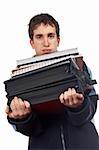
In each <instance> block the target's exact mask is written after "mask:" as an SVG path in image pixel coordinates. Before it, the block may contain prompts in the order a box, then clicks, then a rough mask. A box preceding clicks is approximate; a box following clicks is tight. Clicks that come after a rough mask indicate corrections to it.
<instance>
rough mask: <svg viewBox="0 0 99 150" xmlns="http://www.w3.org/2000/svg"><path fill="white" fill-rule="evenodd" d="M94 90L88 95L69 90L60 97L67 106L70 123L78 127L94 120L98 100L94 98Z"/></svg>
mask: <svg viewBox="0 0 99 150" xmlns="http://www.w3.org/2000/svg"><path fill="white" fill-rule="evenodd" d="M95 94H96V93H95V90H94V88H93V89H91V90H90V93H89V94H88V95H84V96H83V95H82V94H79V93H76V91H75V89H69V90H68V91H65V92H64V93H62V94H61V95H60V101H61V103H63V104H64V105H65V106H66V111H67V114H68V119H69V121H70V122H71V123H72V124H73V125H76V126H80V125H83V124H84V123H87V122H88V121H91V119H92V118H93V116H94V114H95V112H96V108H97V99H94V98H92V97H91V96H92V95H95Z"/></svg>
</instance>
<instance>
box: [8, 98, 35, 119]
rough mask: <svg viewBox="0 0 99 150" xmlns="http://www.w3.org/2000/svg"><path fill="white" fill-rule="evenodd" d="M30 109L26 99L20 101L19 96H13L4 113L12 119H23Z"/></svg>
mask: <svg viewBox="0 0 99 150" xmlns="http://www.w3.org/2000/svg"><path fill="white" fill-rule="evenodd" d="M31 111H32V109H31V106H30V103H29V102H28V101H25V100H24V101H22V99H21V98H18V97H14V99H13V100H12V101H11V104H10V107H9V106H7V107H6V110H5V112H6V114H7V115H8V116H9V117H10V118H13V119H23V118H25V117H27V116H28V115H29V114H30V113H31Z"/></svg>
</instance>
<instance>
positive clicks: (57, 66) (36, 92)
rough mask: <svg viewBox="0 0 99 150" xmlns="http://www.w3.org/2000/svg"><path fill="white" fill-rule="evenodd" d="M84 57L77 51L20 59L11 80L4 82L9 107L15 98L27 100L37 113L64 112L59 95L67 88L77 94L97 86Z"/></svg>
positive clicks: (71, 50)
mask: <svg viewBox="0 0 99 150" xmlns="http://www.w3.org/2000/svg"><path fill="white" fill-rule="evenodd" d="M84 67H86V64H85V62H84V61H83V56H82V55H80V54H79V52H78V49H77V48H74V49H68V50H63V51H57V52H54V53H51V54H45V55H42V56H35V57H31V58H26V59H21V60H17V67H16V69H13V70H12V74H11V78H10V79H8V80H6V81H4V84H5V90H6V92H7V95H6V96H7V98H8V105H10V103H11V101H12V99H13V98H14V96H17V97H20V98H22V100H27V101H29V102H30V103H31V105H32V107H33V109H34V110H35V111H38V112H40V113H41V112H44V113H45V112H47V111H49V112H52V110H54V111H55V112H57V111H61V110H63V109H62V108H63V107H64V106H63V105H62V104H61V103H60V102H59V95H60V94H61V93H62V92H64V91H65V90H67V89H68V88H75V89H76V90H78V92H81V93H85V92H88V91H89V88H86V87H89V86H92V85H93V84H96V80H91V79H90V76H89V75H88V73H86V72H85V71H84Z"/></svg>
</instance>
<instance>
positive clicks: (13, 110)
mask: <svg viewBox="0 0 99 150" xmlns="http://www.w3.org/2000/svg"><path fill="white" fill-rule="evenodd" d="M28 31H29V37H30V44H31V46H32V48H33V49H35V51H36V55H44V54H49V53H52V52H54V51H57V47H58V46H59V42H60V35H59V24H58V22H57V21H56V20H55V19H54V18H53V17H52V16H50V15H49V14H39V15H36V16H34V17H33V18H32V19H31V20H30V22H29V29H28ZM64 90H65V89H64ZM93 93H95V90H94V89H92V90H90V93H89V94H90V95H91V94H93ZM59 101H60V103H62V104H63V105H64V106H65V107H64V110H63V111H62V113H59V114H58V115H57V114H56V115H48V116H46V117H41V116H38V115H37V114H35V113H34V112H33V110H32V108H31V105H30V104H29V102H27V101H26V100H22V99H20V98H18V97H14V99H13V100H12V102H11V104H10V108H9V106H7V108H6V113H7V116H8V121H9V123H11V124H12V125H14V126H15V127H16V128H15V129H16V131H18V132H20V133H22V134H24V135H27V136H29V146H28V149H29V150H96V149H97V150H98V146H97V145H98V142H97V141H98V134H97V131H96V129H95V126H94V124H93V123H92V122H91V120H92V118H93V116H94V114H95V112H96V107H97V101H96V100H91V99H90V97H89V95H82V94H80V93H77V92H76V90H75V89H71V88H69V89H68V91H65V92H64V93H61V95H59Z"/></svg>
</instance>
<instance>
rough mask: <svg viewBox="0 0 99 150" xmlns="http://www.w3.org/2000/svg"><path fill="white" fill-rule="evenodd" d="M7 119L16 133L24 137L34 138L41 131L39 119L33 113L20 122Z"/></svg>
mask: <svg viewBox="0 0 99 150" xmlns="http://www.w3.org/2000/svg"><path fill="white" fill-rule="evenodd" d="M7 119H8V122H9V123H10V124H11V125H12V126H13V127H14V129H15V130H16V131H18V132H20V133H22V134H24V135H26V136H30V135H34V136H36V135H38V134H40V133H41V132H42V131H43V129H42V125H41V122H40V119H39V118H38V117H37V115H36V114H34V113H32V114H30V116H28V117H27V118H25V119H21V120H18V119H11V118H9V117H8V118H7Z"/></svg>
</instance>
